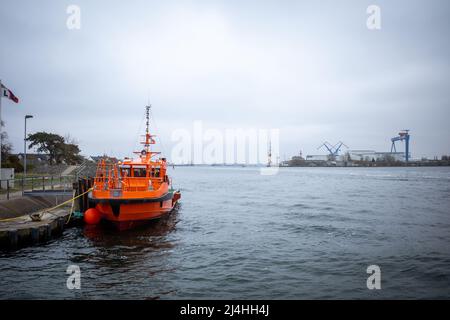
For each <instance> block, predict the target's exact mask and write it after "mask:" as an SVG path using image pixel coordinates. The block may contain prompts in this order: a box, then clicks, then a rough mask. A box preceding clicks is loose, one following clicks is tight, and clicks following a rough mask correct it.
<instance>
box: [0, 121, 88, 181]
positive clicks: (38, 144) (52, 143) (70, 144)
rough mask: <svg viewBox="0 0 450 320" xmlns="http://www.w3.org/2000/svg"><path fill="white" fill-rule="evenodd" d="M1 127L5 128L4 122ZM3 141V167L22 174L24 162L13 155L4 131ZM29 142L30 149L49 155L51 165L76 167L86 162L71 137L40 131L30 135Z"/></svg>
mask: <svg viewBox="0 0 450 320" xmlns="http://www.w3.org/2000/svg"><path fill="white" fill-rule="evenodd" d="M1 126H2V127H3V126H4V123H3V122H2V123H1ZM1 139H2V148H1V153H2V167H10V168H14V169H15V171H17V172H22V171H23V164H22V161H21V160H20V159H19V157H18V156H17V155H15V154H12V153H11V151H12V144H11V143H10V142H9V141H8V134H7V133H6V132H4V131H2V136H1ZM27 141H29V144H28V149H32V148H36V151H37V152H38V153H41V154H46V155H48V160H47V161H48V164H49V165H54V164H62V163H65V164H69V165H76V164H79V163H81V162H82V161H83V160H84V158H83V156H81V155H80V152H81V150H80V147H79V146H78V143H77V142H76V141H75V140H74V139H72V138H70V136H66V137H63V136H61V135H59V134H56V133H48V132H45V131H40V132H36V133H33V134H29V135H28V137H27ZM27 168H28V164H27Z"/></svg>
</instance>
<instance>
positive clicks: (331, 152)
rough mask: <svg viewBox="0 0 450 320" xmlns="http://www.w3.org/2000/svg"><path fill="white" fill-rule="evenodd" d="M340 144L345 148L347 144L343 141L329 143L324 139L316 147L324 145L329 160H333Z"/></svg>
mask: <svg viewBox="0 0 450 320" xmlns="http://www.w3.org/2000/svg"><path fill="white" fill-rule="evenodd" d="M342 146H345V147H346V148H348V147H347V145H346V144H345V143H343V142H342V141H339V142H338V143H336V144H335V145H331V143H329V142H327V141H325V142H324V143H322V144H321V145H320V146H319V147H318V148H317V149H320V148H322V147H325V148H326V149H327V150H328V153H329V154H328V157H329V159H330V160H331V161H335V160H336V157H337V156H338V155H339V151H340V150H341V148H342Z"/></svg>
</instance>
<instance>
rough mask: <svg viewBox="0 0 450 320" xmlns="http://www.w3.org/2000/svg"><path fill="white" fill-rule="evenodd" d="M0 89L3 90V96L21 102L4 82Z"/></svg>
mask: <svg viewBox="0 0 450 320" xmlns="http://www.w3.org/2000/svg"><path fill="white" fill-rule="evenodd" d="M0 91H1V92H0V93H1V96H2V97H6V98H8V99H10V100H12V101H14V102H15V103H19V98H17V97H16V96H15V95H14V93H12V91H11V90H9V89H8V88H7V87H5V86H4V85H3V84H2V87H1V90H0Z"/></svg>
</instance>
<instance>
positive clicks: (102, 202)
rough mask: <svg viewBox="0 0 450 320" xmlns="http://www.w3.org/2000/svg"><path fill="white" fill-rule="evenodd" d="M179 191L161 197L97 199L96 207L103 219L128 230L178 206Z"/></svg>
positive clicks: (157, 217)
mask: <svg viewBox="0 0 450 320" xmlns="http://www.w3.org/2000/svg"><path fill="white" fill-rule="evenodd" d="M178 199H180V194H179V192H175V193H168V194H166V195H164V196H163V197H160V198H142V199H117V198H111V199H95V198H92V199H91V201H93V202H94V204H95V208H96V209H97V210H98V211H99V212H100V214H101V218H102V220H106V221H108V222H111V223H112V224H113V225H114V226H115V227H116V228H117V229H118V230H126V229H130V228H134V227H136V226H139V225H142V224H145V223H147V222H149V221H151V220H155V219H159V218H161V217H163V216H165V215H166V214H168V213H169V212H171V211H172V210H173V209H174V207H175V206H176V204H177V202H178Z"/></svg>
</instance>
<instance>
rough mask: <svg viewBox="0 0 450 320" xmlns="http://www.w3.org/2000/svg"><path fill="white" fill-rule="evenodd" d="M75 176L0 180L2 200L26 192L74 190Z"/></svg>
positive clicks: (0, 198) (0, 196)
mask: <svg viewBox="0 0 450 320" xmlns="http://www.w3.org/2000/svg"><path fill="white" fill-rule="evenodd" d="M75 181H76V176H75V175H68V176H62V175H49V176H29V177H26V178H23V177H22V178H15V179H4V180H0V200H5V199H6V200H9V199H10V198H12V197H20V196H22V195H23V194H24V192H33V191H44V192H45V191H49V190H64V191H66V190H72V187H73V182H75Z"/></svg>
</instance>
